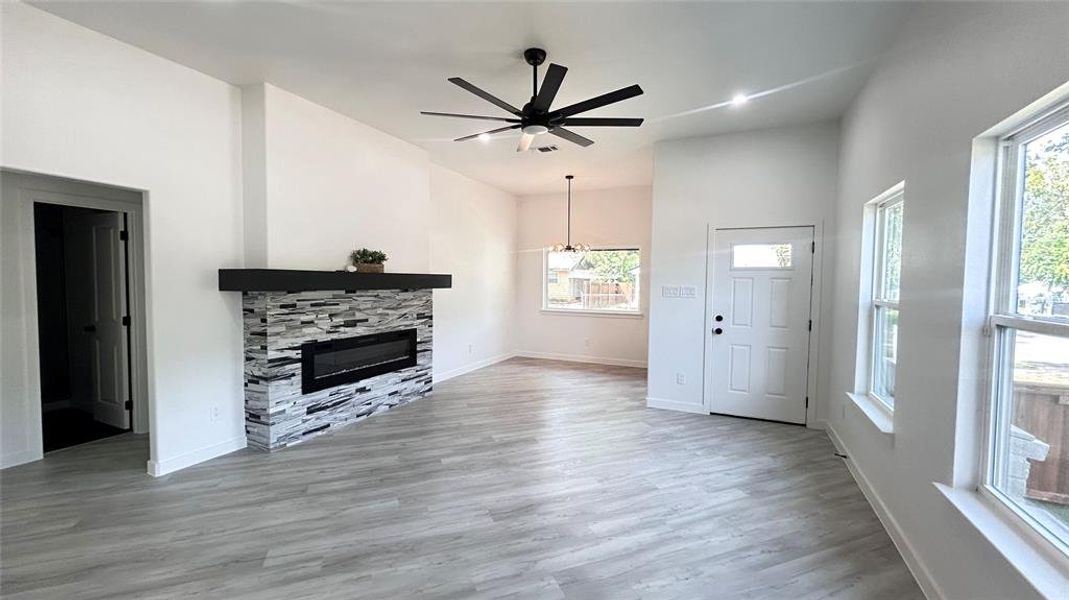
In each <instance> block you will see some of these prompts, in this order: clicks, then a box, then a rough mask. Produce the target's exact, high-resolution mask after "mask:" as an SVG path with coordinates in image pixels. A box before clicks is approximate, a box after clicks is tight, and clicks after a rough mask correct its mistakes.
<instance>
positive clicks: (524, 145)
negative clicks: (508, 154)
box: [516, 133, 535, 152]
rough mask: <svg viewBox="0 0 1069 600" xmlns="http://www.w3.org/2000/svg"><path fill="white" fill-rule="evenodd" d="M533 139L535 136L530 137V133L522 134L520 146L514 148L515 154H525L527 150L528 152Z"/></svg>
mask: <svg viewBox="0 0 1069 600" xmlns="http://www.w3.org/2000/svg"><path fill="white" fill-rule="evenodd" d="M534 139H535V136H533V135H531V134H530V133H525V134H523V137H521V138H520V145H519V146H516V152H527V151H528V150H530V148H531V142H533V141H534Z"/></svg>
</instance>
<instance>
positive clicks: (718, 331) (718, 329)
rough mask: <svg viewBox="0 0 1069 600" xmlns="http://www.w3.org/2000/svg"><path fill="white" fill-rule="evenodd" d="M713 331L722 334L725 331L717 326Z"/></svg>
mask: <svg viewBox="0 0 1069 600" xmlns="http://www.w3.org/2000/svg"><path fill="white" fill-rule="evenodd" d="M713 333H715V334H716V335H720V334H721V333H724V330H723V329H720V328H719V327H717V328H716V329H714V330H713Z"/></svg>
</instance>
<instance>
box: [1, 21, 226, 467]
mask: <svg viewBox="0 0 1069 600" xmlns="http://www.w3.org/2000/svg"><path fill="white" fill-rule="evenodd" d="M0 11H2V13H0V14H2V17H3V22H2V33H3V35H2V38H3V40H2V52H3V74H2V86H0V87H2V89H3V113H2V127H3V155H2V157H0V165H2V166H3V167H6V168H12V169H21V170H25V171H31V172H36V173H42V174H49V175H58V176H63V177H70V178H74V179H82V180H86V181H94V182H100V183H105V184H111V185H117V186H125V187H131V188H138V189H142V190H147V194H146V220H147V223H146V225H147V236H148V237H147V268H148V278H147V282H146V285H147V296H148V297H147V300H148V313H149V317H150V323H149V331H148V344H149V349H148V351H149V357H148V359H149V372H150V377H151V383H150V397H151V399H152V400H151V404H152V409H151V411H150V412H151V415H150V417H151V426H152V431H153V435H152V437H151V446H152V448H151V457H152V460H153V461H155V463H154V466H155V468H157V469H161V470H169V469H173V468H180V467H181V466H184V465H185V464H188V463H190V462H196V461H199V460H204V459H205V458H209V457H210V456H212V455H215V454H219V453H222V452H226V451H229V450H232V449H234V448H236V447H240V446H243V445H244V439H245V438H244V426H243V419H244V413H243V410H242V400H241V397H242V396H241V395H242V378H241V365H242V356H241V307H240V299H239V298H238V295H237V294H222V293H219V291H218V290H217V284H216V275H215V273H216V269H218V268H220V267H239V266H241V265H242V254H243V248H242V210H241V170H240V149H241V145H240V133H241V129H240V96H239V93H238V89H237V88H235V87H233V86H231V85H227V84H225V83H223V82H220V81H217V80H215V79H212V78H210V77H207V76H205V75H202V74H200V73H197V72H195V71H192V70H190V69H188V68H186V67H182V66H179V65H177V64H174V63H172V62H169V61H166V60H163V59H161V58H158V57H156V56H153V55H151V54H148V53H146V52H143V51H141V50H138V49H136V48H134V47H132V46H128V45H125V44H122V43H119V42H117V41H115V40H113V39H110V38H107V37H105V36H102V35H100V34H98V33H94V32H92V31H89V30H87V29H84V28H82V27H78V26H76V25H73V24H71V23H68V22H66V21H63V20H61V19H58V18H56V17H53V16H51V15H48V14H46V13H44V12H41V11H39V10H37V9H35V8H31V7H29V6H26V5H23V4H12V3H3V5H2V6H0ZM3 204H4V206H5V210H4V211H3V214H2V218H3V219H4V221H5V224H4V230H5V231H9V229H8V224H9V219H13V218H15V215H14V211H11V210H7V208H8V207H9V199H7V198H5V199H3ZM11 241H12V240H11V239H10V238H9V237H8V236H5V239H4V267H5V269H4V275H3V281H4V285H3V287H4V300H3V305H2V311H3V324H4V328H3V340H2V343H3V354H2V357H3V361H2V362H3V365H2V370H3V374H4V376H3V387H2V394H3V396H2V398H0V418H2V419H3V421H4V430H3V441H2V442H0V453H2V456H3V463H4V464H5V465H6V464H8V463H10V462H19V461H22V460H30V459H33V458H35V457H36V456H39V454H38V453H39V451H40V449H39V448H27V447H25V445H24V443H25V440H26V439H27V438H26V437H25V436H20V435H9V434H10V433H11V432H12V431H27V430H28V428H30V427H38V426H39V424H37V423H30V422H27V421H26V419H25V415H23V414H19V413H18V412H14V413H13V412H11V409H12V407H15V406H18V405H20V404H21V403H22V401H23V400H24V399H25V394H26V391H27V390H26V388H25V387H24V386H22V385H21V384H20V383H19V382H23V381H28V380H29V379H31V377H30V373H31V370H33V372H34V373H35V372H36V371H35V370H36V350H32V349H28V348H25V347H20V346H18V343H19V342H18V340H19V339H20V338H23V336H24V334H25V333H26V332H25V330H26V328H27V321H26V317H25V316H26V312H27V310H29V307H27V306H24V305H23V303H21V302H20V300H19V298H21V297H22V296H21V291H22V289H23V288H22V286H25V285H33V281H34V280H33V277H32V275H31V276H29V277H28V278H24V279H22V280H19V279H18V278H17V277H16V276H14V275H13V273H12V272H10V271H9V270H8V267H9V266H11V262H9V261H11V260H12V255H11V254H10V252H12V250H11V248H12V246H10V245H9V243H10V242H11ZM21 260H22V259H21V258H19V259H17V260H16V261H14V262H19V261H21ZM23 339H24V338H23ZM213 405H217V406H218V408H219V410H220V414H219V418H218V420H215V421H212V420H211V419H210V415H211V407H212V406H213Z"/></svg>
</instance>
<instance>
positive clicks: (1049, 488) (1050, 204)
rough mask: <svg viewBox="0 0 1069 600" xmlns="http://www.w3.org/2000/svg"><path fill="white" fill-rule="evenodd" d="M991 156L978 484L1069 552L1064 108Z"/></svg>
mask: <svg viewBox="0 0 1069 600" xmlns="http://www.w3.org/2000/svg"><path fill="white" fill-rule="evenodd" d="M1000 160H1001V165H1000V170H999V172H1000V175H1001V181H1000V182H999V185H998V189H999V196H1000V197H999V203H998V215H999V217H998V218H999V225H998V227H997V230H998V241H997V245H996V254H995V267H994V278H993V283H994V290H993V294H992V300H993V301H992V310H991V315H990V319H989V321H990V328H989V329H990V333H991V337H992V351H991V361H992V364H991V365H990V366H991V370H990V372H991V374H992V380H991V383H992V385H991V408H990V411H989V414H990V417H991V418H990V429H989V432H988V436H987V437H988V444H987V453H988V455H987V460H986V461H985V464H986V468H985V473H984V482H985V483H984V487H983V489H985V490H987V491H988V492H990V493H991V494H992V495H994V496H995V497H996V498H998V499H1000V500H1002V501H1004V502H1005V503H1006V504H1007V505H1008V506H1009V507H1010V508H1011V509H1012V510H1013V511H1014V512H1015V513H1017V514H1018V515H1019V516H1021V517H1022V518H1023V519H1025V520H1026V521H1027V522H1029V523H1030V524H1031V525H1032V526H1033V527H1035V529H1036V530H1037V531H1039V532H1040V533H1041V534H1042V535H1043V536H1044V537H1046V538H1047V539H1049V540H1051V541H1052V543H1054V544H1055V545H1057V546H1060V547H1061V548H1062V550H1063V551H1069V108H1066V109H1063V110H1061V111H1060V112H1057V113H1055V114H1054V115H1053V116H1050V117H1048V118H1046V119H1043V120H1041V121H1039V122H1037V123H1035V124H1033V125H1031V126H1029V127H1027V128H1025V129H1023V130H1021V131H1020V132H1018V133H1016V134H1014V135H1012V136H1009V137H1007V138H1004V139H1003V140H1002V144H1001V154H1000Z"/></svg>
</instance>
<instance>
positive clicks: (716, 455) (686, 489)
mask: <svg viewBox="0 0 1069 600" xmlns="http://www.w3.org/2000/svg"><path fill="white" fill-rule="evenodd" d="M644 396H645V371H643V370H638V369H627V368H616V367H599V366H588V365H574V364H567V363H557V362H547V361H535V360H529V359H514V360H511V361H508V362H505V363H501V364H499V365H495V366H493V367H490V368H487V369H483V370H481V371H477V372H475V373H471V374H468V375H465V376H462V377H459V378H457V379H453V380H451V381H448V382H445V383H443V384H440V385H438V386H437V387H436V389H435V392H434V394H433V396H432V397H430V398H428V399H426V400H422V401H419V402H416V403H413V404H409V405H406V406H403V407H401V408H398V409H395V410H393V411H391V412H388V413H385V414H382V415H379V416H376V417H373V418H371V419H369V420H367V421H364V422H363V423H359V424H357V425H355V426H352V427H349V428H347V429H344V430H340V431H338V432H336V433H334V434H332V435H327V436H323V437H320V438H317V439H314V440H311V441H309V442H307V443H305V444H302V445H299V446H296V447H293V448H288V449H285V450H282V451H280V452H278V453H275V454H271V455H268V454H263V453H258V452H254V451H251V450H245V451H241V452H237V453H234V454H231V455H229V456H226V457H222V458H219V459H216V460H212V461H209V462H207V463H205V464H201V465H198V466H195V467H192V468H189V469H186V470H184V471H181V472H178V473H175V474H172V475H169V476H166V477H162V478H159V479H152V478H150V477H148V476H147V475H145V473H144V468H145V467H144V465H145V458H146V453H147V452H146V444H145V440H144V439H143V438H138V437H135V436H132V435H123V436H118V437H116V438H111V439H107V440H102V441H100V442H94V443H93V444H89V445H85V446H82V447H79V448H77V449H74V450H65V451H61V452H59V453H56V454H52V455H49V456H48V457H47V458H45V460H43V461H40V462H37V463H33V464H28V465H24V466H21V467H15V468H12V469H8V470H6V471H3V472H0V485H2V490H0V499H2V508H0V511H2V512H0V517H2V524H0V535H2V543H0V561H2V570H0V577H2V587H0V595H2V596H3V597H4V598H5V599H10V600H16V599H22V598H48V599H59V598H108V599H116V598H191V597H196V598H227V599H232V598H250V599H253V598H255V599H257V600H261V599H274V598H279V599H287V600H289V599H299V598H346V599H354V598H591V599H598V598H605V599H613V600H616V599H629V598H680V599H692V598H791V599H792V600H800V599H803V598H858V599H861V598H864V599H875V598H889V599H890V598H893V599H896V600H898V599H908V598H922V595H921V593H920V590H919V589H918V588H917V586H916V584H915V583H914V581H913V579H912V578H911V576H910V574H909V572H908V571H907V570H906V567H905V565H904V564H903V562H902V559H901V557H900V556H899V555H898V553H897V552H896V550H895V548H894V546H893V545H892V543H891V540H890V539H889V538H888V536H887V534H886V532H885V531H884V530H883V528H882V527H881V526H880V523H879V522H878V521H877V519H876V516H875V515H874V514H873V512H872V510H871V508H870V507H869V505H868V504H867V503H866V501H865V499H864V497H863V496H862V494H861V492H860V491H859V490H858V488H857V486H856V484H855V483H854V482H853V480H852V479H851V477H850V475H849V473H848V472H847V469H846V467H845V466H844V465H843V464H842V462H841V461H840V459H838V458H836V457H835V456H833V454H832V452H833V447H832V445H831V443H830V442H829V441H828V439H827V437H826V436H825V435H824V434H823V433H821V432H818V431H811V430H807V429H804V428H802V427H796V426H790V425H780V424H775V423H765V422H759V421H749V420H743V419H732V418H728V417H713V416H702V415H689V414H681V413H673V412H666V411H660V410H651V409H647V408H645V405H644V404H645V403H644V400H643V398H644Z"/></svg>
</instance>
